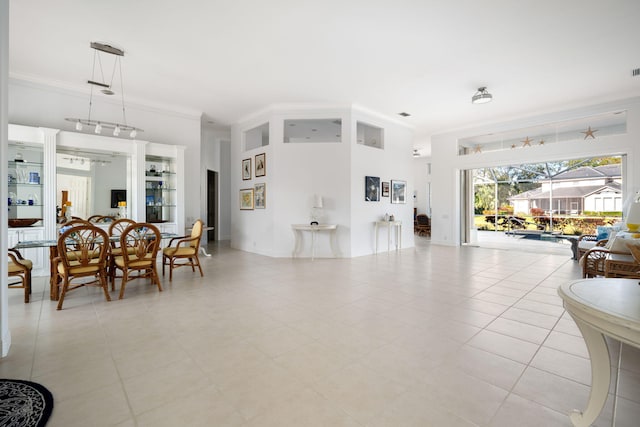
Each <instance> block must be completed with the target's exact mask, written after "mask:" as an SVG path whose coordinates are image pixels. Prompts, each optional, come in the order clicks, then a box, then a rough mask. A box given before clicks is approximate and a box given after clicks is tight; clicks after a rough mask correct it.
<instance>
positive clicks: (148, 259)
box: [113, 223, 162, 299]
mask: <svg viewBox="0 0 640 427" xmlns="http://www.w3.org/2000/svg"><path fill="white" fill-rule="evenodd" d="M160 239H161V236H160V230H158V228H157V227H156V226H154V225H152V224H149V223H134V224H132V225H130V226H129V227H127V228H126V229H125V230H124V231H123V232H122V234H121V235H120V249H121V254H120V255H119V256H116V257H114V258H113V262H114V264H115V266H116V268H117V269H118V270H122V284H121V285H120V297H119V299H122V298H124V290H125V287H126V285H127V282H129V281H130V280H133V279H143V278H149V279H151V282H152V283H154V284H155V285H157V286H158V291H159V292H162V285H161V284H160V278H159V277H158V270H157V268H156V257H157V255H158V250H159V249H160ZM132 273H137V275H132Z"/></svg>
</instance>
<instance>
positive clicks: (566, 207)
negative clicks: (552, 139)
mask: <svg viewBox="0 0 640 427" xmlns="http://www.w3.org/2000/svg"><path fill="white" fill-rule="evenodd" d="M625 165H626V156H624V155H622V156H611V157H599V158H587V159H584V158H583V159H573V160H564V161H548V162H543V163H536V164H520V165H509V166H494V167H487V168H480V169H475V170H465V171H462V174H461V192H460V194H461V195H462V199H461V207H462V208H463V209H464V210H463V212H464V213H465V214H464V215H462V220H461V243H463V244H473V245H480V246H484V245H483V242H482V240H483V239H482V238H479V237H480V235H481V234H482V235H484V236H489V235H491V234H493V236H491V237H490V238H491V239H492V244H493V243H494V242H493V240H496V237H497V235H504V236H509V237H510V240H518V239H529V240H536V239H537V240H546V239H548V238H550V236H551V237H552V236H553V235H554V234H562V235H574V236H579V235H581V234H594V228H595V226H596V225H599V224H600V222H603V221H604V222H606V223H613V222H615V221H619V220H620V218H621V216H622V213H623V211H624V207H623V200H624V194H625V193H626V191H625V180H624V175H625V173H624V171H625ZM485 231H486V232H491V233H488V234H487V233H486V232H485ZM495 232H501V233H495ZM529 240H526V241H527V242H528V241H529ZM523 242H524V240H520V244H522V243H523ZM538 243H539V242H538Z"/></svg>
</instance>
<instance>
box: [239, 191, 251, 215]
mask: <svg viewBox="0 0 640 427" xmlns="http://www.w3.org/2000/svg"><path fill="white" fill-rule="evenodd" d="M240 210H253V188H243V189H242V190H240Z"/></svg>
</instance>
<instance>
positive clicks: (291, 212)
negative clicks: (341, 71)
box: [231, 107, 413, 257]
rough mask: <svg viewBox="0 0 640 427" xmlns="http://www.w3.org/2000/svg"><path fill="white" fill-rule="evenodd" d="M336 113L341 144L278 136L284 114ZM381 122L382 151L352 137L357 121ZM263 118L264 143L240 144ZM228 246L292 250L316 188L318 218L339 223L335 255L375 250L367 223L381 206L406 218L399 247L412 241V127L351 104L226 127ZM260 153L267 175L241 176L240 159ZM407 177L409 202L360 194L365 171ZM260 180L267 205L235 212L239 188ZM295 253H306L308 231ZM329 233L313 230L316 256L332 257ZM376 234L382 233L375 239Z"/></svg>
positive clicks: (284, 253) (274, 252)
mask: <svg viewBox="0 0 640 427" xmlns="http://www.w3.org/2000/svg"><path fill="white" fill-rule="evenodd" d="M336 118H340V119H342V135H343V138H342V139H343V141H342V142H341V143H295V144H294V143H284V142H283V136H284V135H283V126H284V120H285V119H336ZM357 120H360V121H364V122H366V123H368V124H372V125H374V126H379V127H384V128H385V150H380V149H376V148H372V147H367V146H363V145H360V144H357V143H356V121H357ZM265 122H269V124H270V131H269V133H270V144H269V145H268V146H265V147H259V148H254V149H250V150H245V149H244V146H245V145H244V142H243V132H244V131H245V130H248V129H251V128H253V127H255V126H259V125H261V124H263V123H265ZM231 138H232V144H231V169H232V173H231V177H232V189H231V199H232V211H231V212H232V239H231V245H232V247H235V248H238V249H242V250H246V251H250V252H256V253H261V254H265V255H270V256H277V257H289V256H291V253H292V249H293V246H294V234H293V232H292V229H291V225H292V224H308V223H309V222H310V220H311V218H310V213H311V208H312V203H313V198H314V196H315V195H320V196H322V198H323V202H324V208H323V211H322V214H323V217H322V219H321V222H322V223H331V224H337V225H338V229H337V246H338V250H339V255H340V256H342V257H352V256H359V255H365V254H370V253H373V250H374V243H373V236H374V228H373V222H374V221H375V220H378V219H380V218H382V216H384V214H385V213H389V214H394V215H396V217H397V219H398V220H402V221H403V223H404V224H405V227H404V230H403V246H404V247H411V246H413V217H412V212H413V204H412V201H411V194H413V185H412V176H411V175H410V173H411V172H410V171H411V138H412V133H411V131H409V130H408V129H407V128H405V127H404V126H400V125H398V124H396V123H393V122H392V121H389V120H384V119H381V118H380V117H377V116H375V115H372V114H367V113H365V112H362V111H359V110H357V109H355V108H295V107H290V108H273V109H271V110H269V111H266V112H263V113H260V114H257V115H256V116H254V117H252V118H250V119H247V120H245V121H243V122H241V123H239V124H237V125H235V126H233V127H232V135H231ZM260 153H265V154H266V164H267V168H266V171H267V172H266V176H265V177H259V178H256V177H255V176H253V173H254V171H252V179H251V180H250V181H243V180H242V176H241V172H240V166H241V162H242V159H246V158H251V159H252V165H253V166H254V168H255V165H254V163H255V155H256V154H260ZM366 175H372V176H379V177H380V178H381V179H382V180H385V181H390V180H391V179H394V180H404V181H407V195H408V197H407V199H408V200H407V203H406V204H402V205H399V204H398V205H395V204H394V205H392V204H391V203H390V198H388V197H385V198H382V200H381V201H380V202H365V201H364V177H365V176H366ZM258 182H264V183H266V188H267V203H266V209H264V210H261V209H256V210H253V211H241V210H240V209H239V200H238V197H239V196H238V193H239V190H240V189H242V188H251V187H253V185H255V183H258ZM304 237H305V239H306V240H305V241H304V242H303V245H304V246H303V251H302V254H301V256H310V242H309V236H304ZM328 239H329V236H328V235H325V234H323V233H319V234H318V241H317V243H316V256H317V257H330V256H333V254H332V253H331V251H330V245H329V241H328ZM381 240H382V239H381Z"/></svg>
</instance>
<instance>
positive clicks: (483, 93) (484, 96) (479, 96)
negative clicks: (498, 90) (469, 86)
mask: <svg viewBox="0 0 640 427" xmlns="http://www.w3.org/2000/svg"><path fill="white" fill-rule="evenodd" d="M492 100H493V95H491V94H490V93H489V92H487V88H486V87H484V86H482V87H479V88H478V91H477V92H476V94H475V95H473V96H472V97H471V103H472V104H486V103H487V102H491V101H492Z"/></svg>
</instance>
